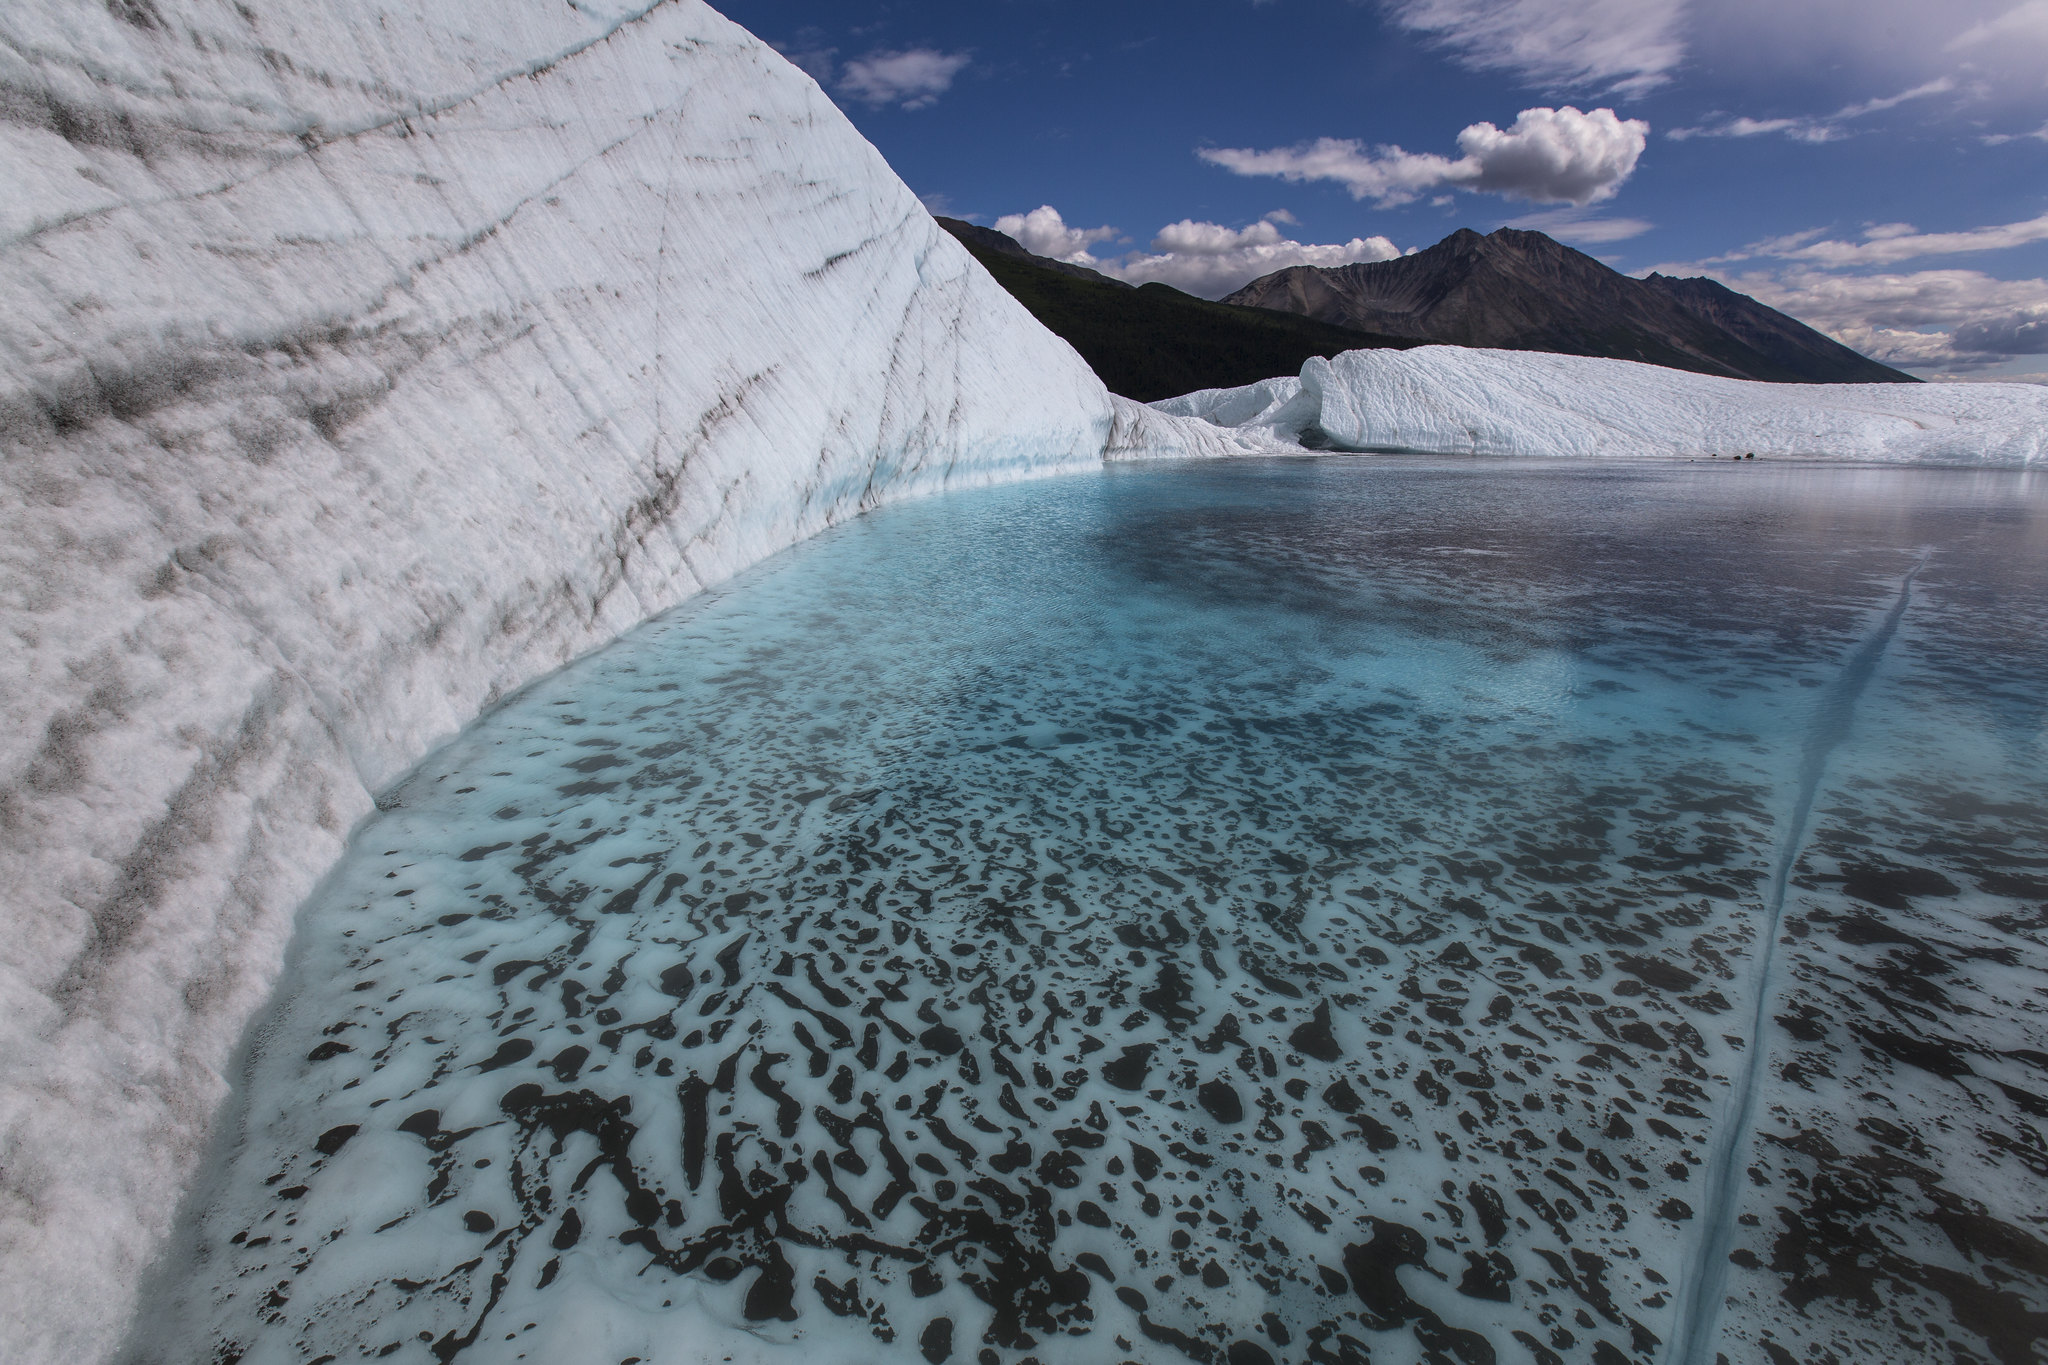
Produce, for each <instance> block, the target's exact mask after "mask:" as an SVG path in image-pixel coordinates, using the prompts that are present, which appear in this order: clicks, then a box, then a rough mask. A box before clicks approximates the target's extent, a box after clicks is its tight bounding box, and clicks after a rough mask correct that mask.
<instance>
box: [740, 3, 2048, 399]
mask: <svg viewBox="0 0 2048 1365" xmlns="http://www.w3.org/2000/svg"><path fill="white" fill-rule="evenodd" d="M713 3H714V4H716V5H717V6H718V7H719V8H720V9H721V10H722V11H723V12H724V13H726V14H727V15H729V16H730V17H732V18H733V19H735V20H737V21H738V22H739V23H741V24H744V25H745V26H746V27H747V28H749V29H751V30H752V31H753V32H754V33H756V34H758V35H759V36H761V37H762V38H764V39H766V40H767V41H769V42H771V43H773V44H774V45H775V46H776V47H777V48H779V49H780V50H781V51H782V52H783V53H784V54H785V55H786V56H788V57H789V58H790V60H792V61H793V62H795V63H796V64H797V65H798V66H800V67H802V68H803V69H804V70H805V71H807V72H809V73H810V74H811V75H812V76H813V77H814V78H815V79H816V80H817V81H818V82H819V84H820V85H821V86H822V87H823V88H824V89H825V91H826V92H827V93H828V94H830V95H831V96H832V98H833V99H834V100H835V101H836V102H837V103H838V104H839V106H840V107H841V108H842V109H844V110H845V111H846V113H847V114H848V115H849V116H850V117H851V118H852V119H853V121H854V123H855V124H856V125H858V126H859V128H860V130H861V131H862V132H863V133H864V134H865V135H866V136H867V137H868V139H869V140H870V141H872V142H873V143H874V144H875V145H876V146H877V147H878V148H880V149H881V151H882V153H883V154H884V155H885V156H886V157H887V158H888V159H889V161H890V164H891V165H893V166H894V167H895V168H896V171H897V173H898V174H899V175H901V176H902V177H903V178H904V180H905V181H906V182H908V183H909V185H910V186H911V187H912V188H913V189H914V190H916V191H917V192H918V193H919V194H920V195H921V196H923V198H924V201H925V203H926V205H927V206H928V207H929V208H931V209H932V211H933V212H935V213H943V214H950V215H952V216H955V217H959V218H965V219H968V220H970V221H973V222H977V223H983V224H987V225H991V226H995V227H999V228H1001V229H1002V230H1004V231H1007V232H1009V233H1010V234H1011V235H1012V236H1015V237H1017V238H1019V240H1021V241H1023V242H1024V244H1025V245H1026V246H1028V247H1030V248H1031V249H1032V250H1034V251H1038V252H1040V253H1041V254H1045V255H1051V256H1057V257H1060V258H1062V259H1068V260H1075V261H1079V262H1081V263H1083V264H1090V265H1093V266H1095V267H1096V268H1097V269H1100V270H1104V271H1106V272H1108V273H1111V274H1115V275H1118V276H1120V277H1122V278H1124V279H1128V280H1132V281H1134V282H1144V281H1147V280H1161V281H1164V282H1165V283H1167V284H1171V285H1174V286H1175V287H1177V288H1181V289H1185V290H1187V291H1188V292H1190V293H1195V294H1200V295H1203V296H1204V297H1209V298H1216V297H1221V296H1222V295H1224V294H1226V293H1228V292H1230V291H1231V290H1232V289H1235V288H1237V287H1239V286H1241V285H1243V284H1246V283H1248V282H1249V281H1250V280H1252V279H1254V278H1256V277H1257V276H1259V275H1262V274H1265V273H1267V272H1269V271H1272V270H1277V269H1280V268H1281V267H1283V266H1288V265H1295V264H1304V263H1305V264H1312V265H1337V264H1343V263H1345V262H1348V261H1360V260H1384V259H1389V258H1391V257H1393V256H1395V255H1398V254H1400V253H1402V252H1406V251H1412V250H1416V249H1418V248H1421V247H1425V246H1428V245H1430V244H1432V243H1434V242H1436V241H1439V240H1441V239H1442V238H1443V237H1445V236H1446V235H1448V234H1449V233H1451V232H1453V231H1455V230H1457V229H1458V228H1461V227H1469V228H1474V229H1476V230H1478V231H1480V232H1490V231H1492V230H1493V229H1495V228H1497V227H1502V226H1517V227H1533V228H1538V229H1540V230H1542V231H1544V232H1547V233H1549V234H1550V235H1551V236H1553V237H1556V238H1558V239H1559V240H1560V241H1563V242H1566V243H1569V244H1570V245H1572V246H1575V247H1578V248H1579V249H1580V250H1583V251H1586V252H1588V253H1590V254H1592V255H1594V256H1597V257H1598V258H1600V259H1601V260H1603V261H1605V262H1607V263H1608V264H1609V265H1611V266H1613V267H1614V268H1615V269H1617V270H1622V271H1625V272H1627V273H1630V274H1637V275H1641V274H1647V273H1649V272H1650V271H1652V270H1658V271H1662V272H1663V273H1665V274H1676V275H1710V276H1712V277H1714V278H1715V279H1718V280H1720V281H1722V282H1723V283H1725V284H1727V285H1729V286H1730V287H1731V288H1734V289H1738V290H1740V291H1742V292H1743V293H1747V294H1751V295H1753V296H1755V297H1756V298H1759V299H1761V300H1763V301H1764V302H1766V303H1769V304H1771V305H1772V306H1774V307H1778V308H1782V309H1784V310H1785V311H1786V312H1788V313H1791V314H1792V315H1793V316H1795V317H1797V318H1800V319H1801V320H1802V321H1805V322H1807V323H1809V324H1811V325H1813V326H1816V327H1819V328H1821V329H1822V330H1823V331H1826V332H1828V333H1830V334H1831V335H1833V336H1835V337H1837V338H1839V339H1841V340H1843V341H1845V342H1847V343H1848V344H1850V345H1851V346H1854V347H1855V348H1856V349H1858V350H1860V351H1862V352H1864V353H1865V354H1867V355H1871V356H1874V357H1876V358H1877V359H1880V360H1883V361H1886V362H1887V363H1889V364H1893V365H1896V366H1899V367H1900V368H1903V369H1906V370H1908V371H1910V372H1912V373H1914V374H1917V375H1921V376H1923V377H1927V378H1937V377H1944V378H1958V379H2014V378H2028V379H2036V380H2042V381H2048V0H1920V2H1918V3H1912V2H1909V0H970V3H960V0H949V2H946V3H942V2H941V0H713Z"/></svg>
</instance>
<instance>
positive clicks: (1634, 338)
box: [1222, 228, 1919, 384]
mask: <svg viewBox="0 0 2048 1365" xmlns="http://www.w3.org/2000/svg"><path fill="white" fill-rule="evenodd" d="M1222 302H1224V303H1226V304H1234V305H1238V306H1243V307H1253V308H1266V309H1271V310H1273V311H1275V312H1285V313H1293V314H1296V315H1298V316H1302V317H1308V318H1314V319H1316V320H1318V321H1321V322H1326V323H1330V324H1332V325H1335V326H1340V327H1349V328H1353V329H1356V330H1360V331H1367V332H1373V333H1378V334H1381V335H1385V336H1389V337H1404V338H1409V339H1411V340H1414V341H1418V342H1445V343H1449V344H1452V345H1459V346H1477V347H1492V348H1498V349H1503V350H1519V351H1551V352H1556V353H1559V354H1564V355H1587V356H1603V357H1606V358H1609V359H1614V360H1635V361H1643V362H1646V363H1649V364H1653V365H1663V366H1666V367H1667V368H1670V369H1678V370H1690V371H1693V372H1694V373H1698V374H1715V375H1722V376H1724V377H1727V378H1733V379H1760V380H1767V381H1771V382H1776V383H1809V384H1810V383H1918V382H1919V381H1918V380H1916V379H1915V378H1914V377H1913V376H1911V375H1909V374H1905V373H1903V372H1901V371H1899V370H1895V369H1892V368H1891V367H1890V366H1888V365H1883V364H1880V363H1879V362H1877V361H1875V360H1871V359H1870V358H1868V357H1867V356H1863V355H1859V354H1858V353H1857V352H1855V351H1853V350H1851V349H1850V348H1848V347H1847V346H1844V345H1842V344H1841V343H1840V342H1838V341H1836V340H1834V339H1833V338H1832V337H1828V336H1826V335H1824V334H1822V333H1820V332H1818V331H1816V330H1814V329H1813V328H1811V327H1808V326H1807V325H1806V324H1804V323H1802V322H1800V321H1798V320H1797V319H1795V318H1792V317H1788V316H1787V315H1786V314H1784V313H1780V312H1778V311H1777V310H1776V309H1774V308H1770V307H1768V306H1766V305H1765V304H1762V303H1759V302H1757V301H1756V300H1755V299H1752V298H1750V297H1749V296H1747V295H1745V294H1738V293H1736V292H1735V291H1734V290H1732V289H1729V288H1728V287H1727V286H1725V285H1722V284H1720V283H1719V282H1718V281H1715V280H1711V279H1708V278H1705V277H1695V278H1689V279H1678V278H1674V277H1672V276H1667V275H1658V274H1653V275H1650V276H1648V277H1647V278H1645V279H1635V278H1633V277H1631V276H1628V275H1623V274H1621V273H1620V272H1619V271H1616V270H1613V269H1611V268H1610V267H1608V266H1606V265H1604V264H1602V263H1601V262H1599V261H1597V260H1595V259H1593V258H1592V257H1591V256H1588V255H1586V254H1584V253H1583V252H1580V251H1575V250H1573V249H1572V248H1571V247H1568V246H1565V245H1564V244H1562V243H1560V242H1557V241H1555V240H1553V239H1551V238H1550V237H1547V236H1545V235H1544V234H1543V233H1540V232H1531V231H1526V230H1520V229H1515V228H1501V229H1498V230H1497V231H1495V232H1493V233H1491V234H1488V235H1486V236H1481V235H1480V234H1479V233H1477V232H1474V231H1472V230H1471V229H1470V228H1461V229H1459V230H1458V231H1457V232H1454V233H1452V234H1451V235H1450V236H1448V237H1446V238H1444V239H1443V240H1442V241H1440V242H1438V243H1437V244H1436V245H1435V246H1432V247H1427V248H1425V249H1423V250H1422V251H1418V252H1414V253H1412V254H1410V255H1407V256H1403V257H1400V258H1398V259H1396V260H1392V261H1372V262H1360V263H1358V264H1354V265H1343V266H1289V267H1287V268H1286V269H1283V270H1277V271H1274V272H1273V273H1272V274H1270V275H1264V276H1261V277H1260V278H1258V279H1256V280H1253V281H1252V282H1251V283H1250V284H1248V285H1246V286H1244V287H1243V288H1242V289H1239V290H1237V291H1236V292H1234V293H1232V294H1229V295H1226V296H1225V297H1224V299H1223V300H1222Z"/></svg>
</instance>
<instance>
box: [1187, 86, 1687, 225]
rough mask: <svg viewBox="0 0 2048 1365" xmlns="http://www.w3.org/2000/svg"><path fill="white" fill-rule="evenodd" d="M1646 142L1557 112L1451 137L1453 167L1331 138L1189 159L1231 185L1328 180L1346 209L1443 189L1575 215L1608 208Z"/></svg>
mask: <svg viewBox="0 0 2048 1365" xmlns="http://www.w3.org/2000/svg"><path fill="white" fill-rule="evenodd" d="M1649 135H1650V125H1649V124H1647V123H1645V122H1643V121H1642V120H1641V119H1624V118H1621V117H1620V116H1619V115H1617V114H1616V113H1615V112H1614V111H1613V110H1612V109H1595V110H1593V111H1592V112H1591V113H1583V112H1581V111H1580V110H1578V109H1575V108H1573V107H1571V106H1570V105H1566V106H1564V107H1563V108H1561V109H1524V110H1523V111H1522V112H1521V113H1520V114H1518V115H1517V116H1516V117H1515V121H1514V124H1513V125H1512V126H1511V127H1508V128H1505V129H1503V128H1497V127H1495V126H1494V125H1493V124H1491V123H1475V124H1472V125H1471V126H1470V127H1468V128H1466V129H1465V130H1464V131H1463V132H1461V133H1459V134H1458V150H1459V151H1460V152H1461V153H1463V155H1462V156H1459V157H1457V158H1456V159H1453V158H1450V157H1444V156H1437V155H1434V154H1432V153H1418V152H1409V151H1404V150H1403V149H1402V148H1400V147H1394V146H1382V147H1376V148H1373V149H1371V150H1370V151H1368V150H1367V149H1366V147H1365V145H1364V144H1363V143H1361V142H1358V141H1356V140H1354V139H1351V138H1331V137H1326V138H1318V139H1317V140H1316V141H1314V142H1310V143H1304V144H1302V145H1299V146H1295V147H1279V148H1274V149H1272V150H1269V151H1253V150H1250V149H1248V148H1230V147H1216V148H1204V149H1202V150H1201V151H1199V152H1198V153H1197V155H1199V156H1200V157H1201V158H1202V159H1203V160H1204V161H1207V162H1209V163H1210V164H1212V165H1216V166H1221V167H1223V168H1224V169H1226V170H1229V171H1233V172H1235V173H1236V174H1238V175H1270V176H1277V177H1279V178H1280V179H1282V180H1292V181H1313V180H1332V181H1335V182H1337V183H1338V184H1341V185H1343V186H1344V187H1345V188H1346V189H1348V190H1350V191H1351V195H1352V197H1353V198H1354V199H1371V200H1372V201H1374V202H1375V203H1376V204H1378V205H1380V206H1381V207H1390V206H1393V205H1397V204H1406V203H1411V202H1413V201H1414V200H1415V199H1417V198H1419V197H1420V196H1421V195H1423V194H1425V193H1427V192H1429V191H1432V190H1437V189H1445V188H1448V189H1461V190H1472V191H1476V192H1479V193H1483V194H1499V195H1503V196H1505V197H1507V198H1510V199H1526V200H1530V201H1533V202H1536V203H1547V204H1574V205H1577V206H1579V207H1584V206H1585V205H1587V204H1593V203H1598V202H1599V201H1601V200H1603V199H1609V198H1612V197H1613V195H1614V193H1615V191H1616V190H1618V189H1620V188H1621V185H1622V183H1623V182H1624V181H1626V180H1627V179H1628V178H1629V176H1631V175H1633V174H1634V173H1635V169H1636V162H1637V160H1638V159H1639V158H1640V157H1641V156H1642V154H1643V148H1644V146H1645V145H1646V144H1647V142H1648V140H1649Z"/></svg>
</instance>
